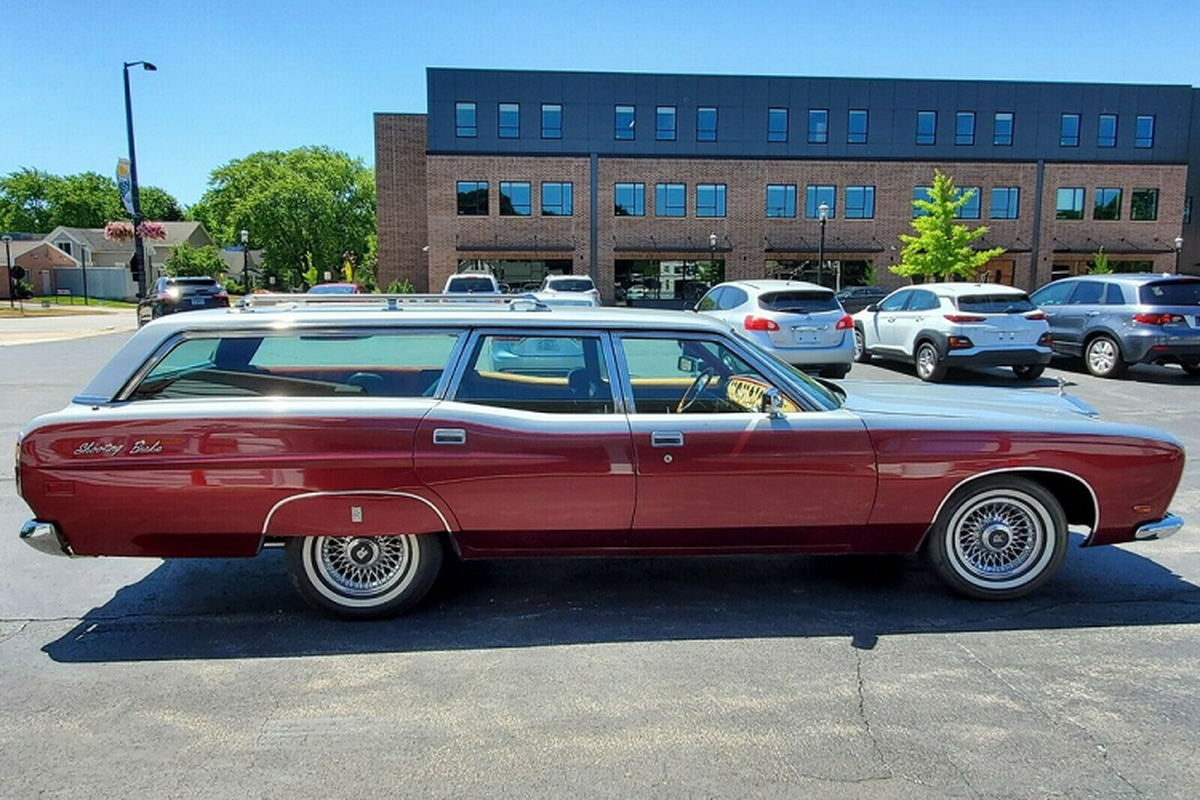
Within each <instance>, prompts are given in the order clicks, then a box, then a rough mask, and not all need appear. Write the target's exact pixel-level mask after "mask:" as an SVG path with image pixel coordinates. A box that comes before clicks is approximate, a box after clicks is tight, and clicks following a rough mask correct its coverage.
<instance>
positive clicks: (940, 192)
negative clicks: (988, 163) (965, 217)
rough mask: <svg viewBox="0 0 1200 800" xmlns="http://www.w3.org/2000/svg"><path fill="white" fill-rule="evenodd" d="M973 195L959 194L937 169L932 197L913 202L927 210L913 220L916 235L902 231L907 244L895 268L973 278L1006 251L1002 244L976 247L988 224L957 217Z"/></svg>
mask: <svg viewBox="0 0 1200 800" xmlns="http://www.w3.org/2000/svg"><path fill="white" fill-rule="evenodd" d="M973 195H974V192H973V191H971V192H963V193H961V194H960V193H959V191H958V189H956V188H955V186H954V181H953V180H952V179H951V178H950V177H948V176H946V175H943V174H942V173H941V171H938V170H935V171H934V175H933V186H932V187H930V189H929V199H928V200H913V206H914V207H915V208H917V209H918V210H920V211H922V212H924V213H923V214H922V215H921V216H919V217H917V218H915V219H914V220H913V221H912V225H913V229H914V230H915V231H916V235H915V236H914V235H910V234H906V233H902V234H900V241H901V242H903V243H904V248H903V251H902V257H901V261H900V263H899V264H897V265H896V266H894V267H891V268H890V269H891V270H892V272H894V273H896V274H897V275H900V276H902V277H905V278H911V277H914V276H917V275H921V276H924V277H926V278H932V279H934V280H941V279H942V278H947V277H950V276H951V275H959V276H962V277H964V278H974V277H975V274H976V273H977V272H978V270H979V268H980V267H982V266H983V265H984V264H986V263H987V262H989V261H991V260H992V259H993V258H995V257H996V256H998V255H1000V254H1001V253H1003V252H1004V248H1003V247H994V248H992V249H990V250H976V249H975V248H974V246H973V245H972V242H974V241H975V240H976V239H978V238H979V237H981V236H983V235H984V234H985V233H987V232H988V229H987V227H986V226H983V225H981V226H979V227H978V228H975V229H971V228H969V227H967V226H966V225H964V224H962V223H961V222H959V221H958V213H959V211H960V210H961V209H962V207H963V206H965V205H966V204H967V201H969V200H970V199H971V197H972V196H973Z"/></svg>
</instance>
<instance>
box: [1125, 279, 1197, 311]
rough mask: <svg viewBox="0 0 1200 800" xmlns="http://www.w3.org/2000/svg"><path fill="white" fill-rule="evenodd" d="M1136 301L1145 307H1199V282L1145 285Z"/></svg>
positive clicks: (1183, 281) (1185, 281) (1164, 282)
mask: <svg viewBox="0 0 1200 800" xmlns="http://www.w3.org/2000/svg"><path fill="white" fill-rule="evenodd" d="M1138 299H1139V300H1140V301H1141V302H1142V305H1147V306H1200V281H1197V280H1181V281H1163V282H1161V283H1147V284H1146V285H1145V286H1143V287H1142V288H1141V289H1140V290H1138Z"/></svg>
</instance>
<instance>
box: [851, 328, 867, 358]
mask: <svg viewBox="0 0 1200 800" xmlns="http://www.w3.org/2000/svg"><path fill="white" fill-rule="evenodd" d="M854 360H855V361H857V362H858V363H859V364H866V363H867V362H868V361H870V360H871V351H870V350H868V349H867V339H866V335H865V334H863V332H862V328H855V329H854Z"/></svg>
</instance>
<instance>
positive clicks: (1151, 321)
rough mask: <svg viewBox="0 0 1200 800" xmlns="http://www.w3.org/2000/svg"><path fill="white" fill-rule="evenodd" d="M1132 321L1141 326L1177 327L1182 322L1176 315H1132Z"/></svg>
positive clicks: (1181, 318)
mask: <svg viewBox="0 0 1200 800" xmlns="http://www.w3.org/2000/svg"><path fill="white" fill-rule="evenodd" d="M1133 321H1134V322H1140V323H1141V324H1143V325H1178V324H1181V323H1182V322H1183V317H1181V316H1179V315H1178V314H1134V315H1133Z"/></svg>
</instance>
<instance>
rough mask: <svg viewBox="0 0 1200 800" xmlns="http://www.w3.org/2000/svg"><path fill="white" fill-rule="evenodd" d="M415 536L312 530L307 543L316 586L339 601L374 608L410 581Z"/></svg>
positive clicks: (416, 544) (416, 554)
mask: <svg viewBox="0 0 1200 800" xmlns="http://www.w3.org/2000/svg"><path fill="white" fill-rule="evenodd" d="M420 558H421V550H420V544H419V542H418V541H417V537H416V536H413V535H404V536H370V537H366V536H314V537H312V538H311V539H310V540H309V541H308V542H306V543H305V545H304V570H305V572H306V573H307V575H308V577H309V580H310V582H311V584H312V585H313V587H314V588H315V589H316V590H317V591H318V592H320V593H321V594H322V595H323V596H324V597H326V598H328V599H329V600H331V601H332V602H334V603H337V604H338V605H343V606H348V607H353V608H371V607H374V606H379V605H382V604H384V603H387V602H389V601H391V600H392V599H394V598H395V597H397V596H398V595H400V594H402V593H403V592H404V591H405V590H406V589H408V587H409V586H410V585H411V584H412V582H413V580H414V578H415V577H416V573H417V566H418V564H419V563H420Z"/></svg>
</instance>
